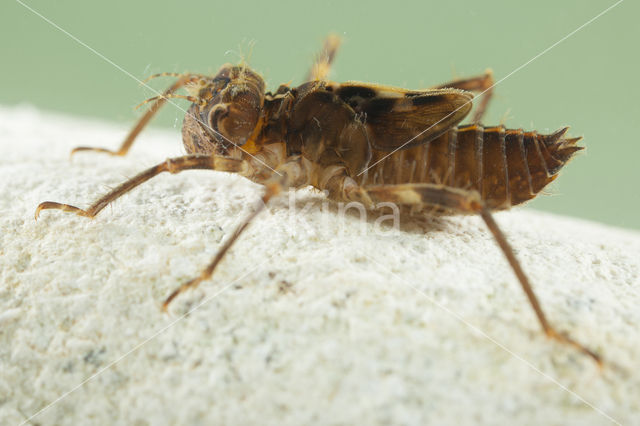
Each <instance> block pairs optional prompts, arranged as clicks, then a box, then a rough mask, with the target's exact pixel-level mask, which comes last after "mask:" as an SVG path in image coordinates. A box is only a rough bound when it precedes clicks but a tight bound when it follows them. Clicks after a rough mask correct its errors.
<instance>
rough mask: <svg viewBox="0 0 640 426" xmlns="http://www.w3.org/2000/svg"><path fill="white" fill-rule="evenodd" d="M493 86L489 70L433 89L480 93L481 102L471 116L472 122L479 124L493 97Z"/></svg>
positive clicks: (491, 74) (491, 73)
mask: <svg viewBox="0 0 640 426" xmlns="http://www.w3.org/2000/svg"><path fill="white" fill-rule="evenodd" d="M493 86H494V81H493V72H492V71H491V70H487V71H486V72H485V73H484V74H483V75H480V76H476V77H471V78H465V79H460V80H454V81H450V82H448V83H445V84H441V85H439V86H436V87H433V89H444V88H449V87H451V88H454V89H461V90H467V91H469V92H480V93H482V100H481V101H480V103H479V104H478V106H477V107H476V112H475V113H474V114H473V122H474V123H479V122H480V120H482V117H483V116H484V113H485V111H486V110H487V106H488V105H489V101H490V100H491V97H492V96H493Z"/></svg>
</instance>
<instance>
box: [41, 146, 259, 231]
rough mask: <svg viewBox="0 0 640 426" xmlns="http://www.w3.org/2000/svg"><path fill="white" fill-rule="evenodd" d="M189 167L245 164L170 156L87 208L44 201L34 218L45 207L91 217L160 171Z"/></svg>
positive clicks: (233, 168) (239, 168)
mask: <svg viewBox="0 0 640 426" xmlns="http://www.w3.org/2000/svg"><path fill="white" fill-rule="evenodd" d="M190 169H208V170H219V171H224V172H233V173H240V174H243V173H244V172H245V171H246V169H247V165H246V164H245V163H244V161H242V160H236V159H231V158H224V157H213V156H210V155H202V154H195V155H185V156H184V157H176V158H170V159H168V160H166V161H163V162H162V163H160V164H158V165H156V166H153V167H151V168H149V169H147V170H145V171H144V172H142V173H140V174H138V175H136V176H135V177H133V178H131V179H129V180H128V181H126V182H124V183H122V184H120V185H119V186H118V187H117V188H115V189H113V190H112V191H111V192H109V193H107V194H105V195H104V196H102V197H101V198H100V199H99V200H97V201H96V202H95V203H93V204H92V205H91V206H90V207H89V208H88V209H87V210H83V209H81V208H78V207H75V206H72V205H69V204H62V203H56V202H54V201H45V202H43V203H40V205H38V207H37V208H36V213H35V218H36V220H38V216H39V215H40V211H41V210H46V209H58V210H63V211H67V212H72V213H75V214H77V215H79V216H85V217H90V218H92V217H94V216H95V215H97V214H98V213H99V212H100V210H102V209H103V208H105V207H106V206H107V205H108V204H109V203H111V202H112V201H114V200H115V199H117V198H119V197H120V196H122V195H124V194H125V193H127V192H129V191H130V190H132V189H133V188H135V187H136V186H138V185H140V184H142V183H144V182H146V181H148V180H149V179H151V178H152V177H154V176H156V175H159V174H160V173H162V172H169V173H179V172H181V171H182V170H190Z"/></svg>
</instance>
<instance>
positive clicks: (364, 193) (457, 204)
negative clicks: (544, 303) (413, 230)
mask: <svg viewBox="0 0 640 426" xmlns="http://www.w3.org/2000/svg"><path fill="white" fill-rule="evenodd" d="M346 182H349V181H348V180H347V181H346ZM349 186H350V185H349ZM344 193H349V194H352V195H353V199H354V200H357V198H362V197H365V198H366V199H368V200H370V201H371V202H373V203H375V204H378V203H381V202H392V203H396V204H400V205H407V206H418V207H431V208H436V209H444V210H448V211H455V212H458V213H466V214H470V213H475V214H479V215H480V217H482V220H484V222H485V223H486V225H487V227H488V228H489V231H491V233H492V234H493V237H494V239H495V240H496V242H497V243H498V246H499V247H500V250H502V253H503V254H504V256H505V257H506V258H507V261H508V262H509V265H510V266H511V268H512V269H513V272H514V273H515V275H516V277H517V278H518V281H519V282H520V285H521V286H522V289H523V291H524V292H525V294H526V295H527V298H528V299H529V303H530V304H531V306H532V308H533V310H534V312H535V314H536V316H537V318H538V321H539V322H540V325H541V327H542V330H543V331H544V333H545V334H546V335H547V336H548V337H551V338H553V339H556V340H558V341H560V342H562V343H565V344H568V345H571V346H573V347H575V348H577V349H578V350H580V351H581V352H582V353H584V354H586V355H588V356H589V357H591V358H593V359H594V360H595V361H596V362H597V363H598V364H599V365H601V363H602V360H601V358H600V356H599V355H598V354H596V353H595V352H593V351H592V350H590V349H588V348H587V347H586V346H584V345H582V344H581V343H579V342H577V341H575V340H573V339H572V338H571V337H569V336H568V335H567V334H564V333H561V332H559V331H557V330H556V329H555V327H553V326H552V325H551V324H550V323H549V321H548V320H547V318H546V315H545V314H544V312H543V310H542V307H541V306H540V302H539V301H538V298H537V296H536V295H535V293H534V291H533V288H532V286H531V283H530V281H529V278H528V277H527V275H526V274H525V273H524V270H523V269H522V266H521V265H520V262H519V261H518V259H517V258H516V256H515V254H514V252H513V249H512V247H511V245H510V244H509V243H508V242H507V239H506V237H505V235H504V233H503V232H502V230H501V229H500V227H499V226H498V224H497V223H496V222H495V220H494V219H493V215H492V214H491V211H490V210H489V209H488V208H487V207H486V206H485V205H484V203H483V201H482V199H481V197H480V194H479V193H478V192H476V191H468V190H463V189H459V188H454V187H449V186H444V185H435V184H403V185H377V186H368V187H365V188H360V187H358V188H357V189H350V190H348V191H347V190H346V189H345V190H344Z"/></svg>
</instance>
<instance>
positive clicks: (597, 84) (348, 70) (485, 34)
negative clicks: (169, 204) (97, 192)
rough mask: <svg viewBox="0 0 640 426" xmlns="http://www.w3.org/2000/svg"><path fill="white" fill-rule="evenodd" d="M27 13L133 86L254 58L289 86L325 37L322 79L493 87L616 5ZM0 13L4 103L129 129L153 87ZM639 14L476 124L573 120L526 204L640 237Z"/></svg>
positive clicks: (508, 91) (39, 2)
mask: <svg viewBox="0 0 640 426" xmlns="http://www.w3.org/2000/svg"><path fill="white" fill-rule="evenodd" d="M25 3H26V4H27V5H29V6H30V7H32V8H33V9H35V10H37V11H38V12H39V13H41V14H42V15H43V16H45V17H47V18H48V19H50V20H51V21H53V22H55V23H56V24H57V25H59V26H60V27H62V28H64V29H65V30H66V31H68V32H69V33H71V34H73V35H74V36H76V37H77V38H78V39H80V40H82V41H83V42H84V43H86V44H87V45H89V46H91V47H92V48H93V49H95V50H96V51H97V52H100V53H101V54H103V55H104V56H105V57H107V58H109V59H110V60H112V61H113V62H114V63H116V64H118V65H119V66H120V67H122V68H123V69H125V70H127V71H128V72H130V73H131V74H133V75H134V76H136V77H137V78H140V79H143V78H145V77H146V76H148V75H149V74H152V73H156V72H161V71H178V72H182V71H193V72H205V73H212V72H215V71H216V70H217V69H218V67H219V66H220V65H221V64H222V63H224V62H237V61H239V60H240V57H241V55H247V54H249V52H250V57H249V58H248V59H249V63H250V65H251V66H252V67H253V68H254V69H256V70H258V71H260V72H261V73H262V74H263V75H264V77H265V79H266V81H267V84H268V86H269V88H272V89H274V88H276V87H277V86H278V84H280V83H282V82H292V83H293V84H297V83H300V82H301V78H303V76H304V75H305V73H306V71H307V68H308V66H309V64H310V63H311V61H312V59H313V56H314V54H315V52H316V51H317V50H318V49H319V46H320V45H321V42H322V40H323V38H324V36H325V35H326V34H328V33H329V32H335V33H337V34H339V35H341V36H342V37H343V38H344V44H343V46H342V48H341V50H340V52H339V55H338V58H337V62H336V65H335V67H334V69H333V73H332V76H331V77H332V79H334V80H337V81H343V80H360V81H367V82H376V83H381V84H389V85H396V86H402V87H407V88H412V89H418V88H425V87H428V86H431V85H435V84H438V83H442V82H444V81H447V80H450V79H451V78H452V77H454V76H459V77H460V76H465V77H466V76H471V75H475V74H479V73H482V72H483V71H484V70H485V69H486V68H492V69H493V71H494V75H495V78H496V80H499V79H501V78H503V77H505V76H507V75H508V74H509V73H510V72H512V71H513V70H515V69H516V68H518V67H519V66H520V65H522V64H524V63H525V62H527V61H529V60H530V59H531V58H533V57H534V56H536V55H537V54H539V53H540V52H542V51H543V50H545V49H546V48H548V47H549V46H551V45H552V44H554V43H555V42H557V41H558V40H560V39H561V38H563V37H564V36H566V35H567V34H569V33H570V32H571V31H573V30H575V29H576V28H578V27H579V26H581V25H582V24H584V23H585V22H587V21H588V20H590V19H591V18H593V17H595V16H596V15H597V14H599V13H600V12H602V11H603V10H604V9H606V8H607V7H609V6H611V5H613V4H614V3H615V1H614V0H606V1H557V0H555V1H547V0H545V1H535V2H516V1H482V2H480V1H449V2H442V1H432V2H430V1H422V2H401V1H393V2H390V1H385V2H380V3H376V2H346V1H345V2H342V1H324V2H322V1H317V0H316V1H292V2H275V1H262V2H260V1H235V2H232V1H224V2H216V1H194V2H188V1H185V2H178V1H166V2H162V1H153V2H151V1H138V2H134V1H120V0H118V1H108V2H94V1H50V0H49V1H45V0H26V1H25ZM0 12H1V13H0V35H1V37H0V58H1V59H0V61H1V64H2V65H1V66H0V69H1V71H0V72H1V73H2V74H1V78H0V104H4V105H13V104H18V103H29V104H33V105H36V106H38V107H41V108H44V109H49V110H55V111H61V112H67V113H72V114H76V115H83V116H93V117H100V118H104V119H109V120H115V121H119V122H122V123H133V121H134V120H135V118H136V117H137V116H138V115H139V114H140V111H137V112H136V111H133V106H135V105H136V104H138V103H139V102H140V101H141V100H143V99H145V98H147V97H149V96H151V95H152V92H151V91H150V90H149V89H146V88H144V87H142V86H140V85H139V84H138V82H137V81H134V80H133V79H132V78H131V77H129V76H127V75H126V74H125V73H123V72H122V71H120V70H118V69H117V68H116V67H114V66H113V65H111V64H109V63H107V62H106V61H105V60H103V59H101V58H100V57H99V56H97V55H96V54H95V53H93V52H91V51H90V50H89V49H87V48H86V47H83V46H82V45H80V44H78V43H77V42H76V41H74V40H73V39H71V38H70V37H69V36H67V35H65V34H64V33H63V32H61V31H59V30H58V29H56V28H54V27H53V26H52V25H50V24H49V23H47V22H46V21H45V20H43V19H42V18H41V17H38V16H37V15H36V14H34V13H33V12H31V11H30V10H28V9H27V8H25V7H24V6H22V5H21V4H20V3H18V2H14V1H12V0H2V3H1V5H0ZM638 18H640V6H638V2H637V1H634V0H626V1H624V2H623V3H621V4H620V5H618V6H617V7H615V8H614V9H612V10H611V11H610V12H608V13H607V14H605V15H604V16H602V17H601V18H599V19H597V20H596V21H594V22H593V23H591V24H590V25H588V26H587V27H585V28H583V29H582V30H580V31H579V32H577V33H576V34H575V35H573V36H571V37H570V38H568V39H567V40H565V41H564V42H562V43H560V44H559V45H558V46H556V47H555V48H553V49H552V50H550V51H549V52H547V53H545V54H544V55H542V56H541V57H539V58H538V59H536V60H535V61H534V62H532V63H531V64H529V65H527V66H526V67H524V68H523V69H521V70H520V71H518V72H516V73H515V74H513V75H512V76H510V77H509V78H507V79H506V80H505V81H503V82H501V83H500V84H498V86H497V87H496V94H497V96H496V99H495V101H494V102H493V104H492V106H491V107H490V109H489V112H488V116H487V118H486V119H485V120H484V122H485V124H487V125H492V124H498V123H500V122H501V121H503V120H504V121H505V124H506V125H507V126H508V127H514V128H518V127H523V128H525V129H537V130H539V131H543V132H544V131H551V130H555V129H557V128H559V127H561V126H564V125H571V126H572V129H571V134H572V135H583V136H584V141H583V144H584V145H586V146H587V151H586V153H584V154H582V155H580V156H579V157H578V158H577V159H576V160H575V161H573V162H572V163H571V164H570V165H569V166H567V168H566V169H565V171H564V173H563V175H562V176H561V177H560V178H559V179H558V180H557V181H556V183H554V184H553V186H552V187H551V188H550V190H549V192H551V193H552V194H553V195H552V196H545V197H539V198H538V199H536V200H534V201H533V202H532V203H530V204H529V206H530V207H533V208H536V209H541V210H547V211H552V212H557V213H562V214H567V215H573V216H578V217H583V218H588V219H593V220H597V221H601V222H606V223H610V224H614V225H617V226H622V227H628V228H635V229H640V215H638V210H639V209H638V207H639V206H640V191H639V189H638V183H639V182H640V168H639V166H638V164H639V163H640V140H639V137H640V132H639V131H638V121H639V120H640V115H639V114H638V113H639V112H640V111H639V110H640V108H639V107H638V96H637V95H638V94H639V93H640V91H639V90H638V88H637V86H638V83H637V77H638V76H639V75H640V72H639V71H640V70H639V67H638V63H639V60H638V43H639V42H640V29H639V28H638V26H639V23H638ZM251 46H253V48H252V47H251ZM152 84H153V85H154V87H156V88H157V89H160V88H163V86H164V85H167V84H169V81H155V82H153V83H152ZM181 102H186V101H181ZM186 106H187V105H186V104H185V105H184V107H185V108H186ZM182 116H183V112H182V111H180V110H179V109H177V108H175V107H172V106H167V107H165V110H164V111H163V112H162V113H161V115H160V116H159V117H158V119H157V120H155V121H154V122H153V124H154V125H155V126H166V127H170V126H179V125H180V123H181V120H182ZM77 142H78V144H82V145H85V144H89V145H91V141H77ZM119 142H120V141H113V148H115V147H117V146H118V144H119ZM180 143H181V142H180V141H179V140H176V144H180ZM0 147H1V149H2V150H6V149H11V147H10V146H7V145H4V144H3V142H2V141H0Z"/></svg>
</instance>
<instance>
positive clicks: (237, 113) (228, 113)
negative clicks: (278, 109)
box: [208, 93, 260, 146]
mask: <svg viewBox="0 0 640 426" xmlns="http://www.w3.org/2000/svg"><path fill="white" fill-rule="evenodd" d="M259 117H260V110H259V105H256V104H255V102H251V98H250V94H249V93H246V94H239V95H238V96H236V97H235V99H234V100H233V101H231V102H228V103H219V104H216V105H215V106H214V107H213V108H211V111H209V116H208V122H209V125H210V126H211V128H212V129H213V130H215V131H216V132H219V133H220V134H221V135H222V136H221V137H220V136H219V135H217V136H218V138H219V139H224V141H221V142H222V143H226V144H228V143H229V142H233V143H234V144H235V145H238V146H242V145H244V144H245V143H246V142H247V140H248V139H249V136H251V134H252V133H253V130H254V129H255V127H256V124H257V123H258V119H259Z"/></svg>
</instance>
